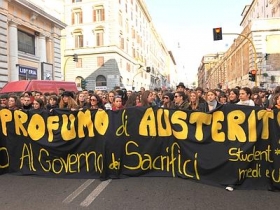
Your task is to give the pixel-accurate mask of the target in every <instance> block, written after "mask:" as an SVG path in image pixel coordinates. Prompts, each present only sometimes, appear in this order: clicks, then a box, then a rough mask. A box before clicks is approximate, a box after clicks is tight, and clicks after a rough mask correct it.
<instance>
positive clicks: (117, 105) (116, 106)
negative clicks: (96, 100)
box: [112, 95, 124, 111]
mask: <svg viewBox="0 0 280 210" xmlns="http://www.w3.org/2000/svg"><path fill="white" fill-rule="evenodd" d="M123 108H124V106H123V105H122V96H120V95H116V96H115V97H114V99H113V104H112V110H113V111H116V110H120V109H123Z"/></svg>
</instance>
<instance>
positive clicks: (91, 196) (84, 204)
mask: <svg viewBox="0 0 280 210" xmlns="http://www.w3.org/2000/svg"><path fill="white" fill-rule="evenodd" d="M94 181H95V179H88V180H86V181H85V182H84V183H83V184H81V185H80V186H79V187H78V188H77V189H76V190H74V191H73V192H72V193H71V194H70V195H69V196H67V197H66V198H65V199H64V200H63V203H65V204H70V203H71V202H73V201H74V200H75V199H76V198H77V197H78V196H79V195H80V194H81V193H82V192H84V191H85V190H86V189H87V188H88V187H89V186H90V185H91V184H92V183H93V182H94ZM111 181H112V180H111V179H108V180H106V181H103V182H101V183H100V184H98V185H97V187H95V188H94V189H93V190H92V192H90V193H89V195H88V196H87V197H86V198H85V199H84V200H83V201H82V202H81V203H80V206H82V207H88V206H89V205H90V204H91V203H92V202H93V201H94V200H95V199H96V198H97V197H98V195H99V194H100V193H101V192H102V191H103V190H104V189H105V188H106V187H107V186H108V185H109V183H110V182H111Z"/></svg>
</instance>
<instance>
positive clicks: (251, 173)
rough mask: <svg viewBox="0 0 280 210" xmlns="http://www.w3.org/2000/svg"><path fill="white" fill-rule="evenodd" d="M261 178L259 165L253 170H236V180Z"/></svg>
mask: <svg viewBox="0 0 280 210" xmlns="http://www.w3.org/2000/svg"><path fill="white" fill-rule="evenodd" d="M259 177H262V176H261V164H256V165H255V167H254V168H246V169H240V168H239V169H238V179H239V180H243V179H246V178H259Z"/></svg>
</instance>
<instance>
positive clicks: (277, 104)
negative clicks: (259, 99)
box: [272, 93, 280, 109]
mask: <svg viewBox="0 0 280 210" xmlns="http://www.w3.org/2000/svg"><path fill="white" fill-rule="evenodd" d="M272 109H280V93H277V94H275V95H274V98H273V104H272Z"/></svg>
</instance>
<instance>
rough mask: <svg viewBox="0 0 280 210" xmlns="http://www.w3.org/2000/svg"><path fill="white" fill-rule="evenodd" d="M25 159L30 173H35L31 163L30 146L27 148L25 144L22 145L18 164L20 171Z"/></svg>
mask: <svg viewBox="0 0 280 210" xmlns="http://www.w3.org/2000/svg"><path fill="white" fill-rule="evenodd" d="M25 158H27V161H28V166H29V170H30V171H36V169H35V167H34V161H33V150H32V146H31V144H29V147H28V146H27V145H26V144H23V148H22V153H21V158H20V160H21V162H20V167H19V168H20V169H22V167H23V165H24V159H25Z"/></svg>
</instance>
